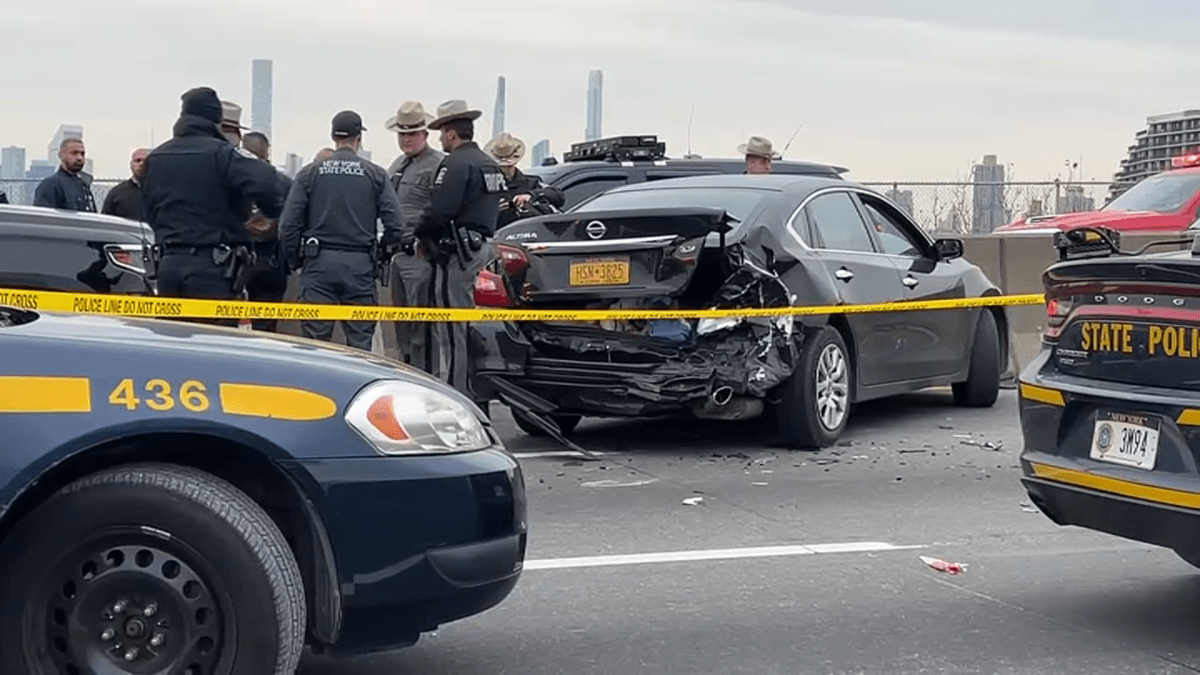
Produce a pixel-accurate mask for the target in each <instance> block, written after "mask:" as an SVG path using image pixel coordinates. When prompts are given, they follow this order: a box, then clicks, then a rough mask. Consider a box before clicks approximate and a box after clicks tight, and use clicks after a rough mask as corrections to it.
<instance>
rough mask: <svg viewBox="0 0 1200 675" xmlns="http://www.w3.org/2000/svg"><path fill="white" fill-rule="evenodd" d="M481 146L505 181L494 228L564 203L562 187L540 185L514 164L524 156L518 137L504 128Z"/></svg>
mask: <svg viewBox="0 0 1200 675" xmlns="http://www.w3.org/2000/svg"><path fill="white" fill-rule="evenodd" d="M483 150H484V152H486V153H487V154H489V155H491V156H492V159H494V160H496V163H497V164H499V165H500V170H501V171H502V172H504V179H505V181H506V182H507V183H508V191H507V192H505V193H504V194H503V195H501V196H500V219H499V221H498V222H497V223H496V229H497V230H498V229H500V228H502V227H504V226H505V225H508V224H509V223H511V222H514V221H517V220H520V219H521V218H529V217H532V216H539V215H546V214H548V213H554V212H555V209H561V208H562V205H563V204H564V203H566V201H567V199H566V197H565V196H564V195H563V193H562V190H559V189H558V188H554V187H550V186H548V185H543V184H542V180H541V179H540V178H538V177H537V176H530V175H527V174H525V173H523V172H522V171H521V170H520V169H518V168H517V163H518V162H520V161H521V158H522V157H524V156H525V142H524V141H522V140H521V139H519V138H516V137H515V136H513V135H512V134H510V133H508V132H507V131H505V132H503V133H501V134H500V135H499V136H497V137H495V138H493V139H492V140H490V141H488V144H487V145H485V146H484V147H483ZM550 207H553V208H550Z"/></svg>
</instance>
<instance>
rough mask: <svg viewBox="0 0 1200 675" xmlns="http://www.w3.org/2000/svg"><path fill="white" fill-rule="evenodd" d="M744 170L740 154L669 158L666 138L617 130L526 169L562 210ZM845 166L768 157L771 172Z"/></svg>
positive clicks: (824, 172) (825, 172) (812, 172)
mask: <svg viewBox="0 0 1200 675" xmlns="http://www.w3.org/2000/svg"><path fill="white" fill-rule="evenodd" d="M745 170H746V163H745V161H744V160H742V159H720V158H714V159H704V158H701V157H696V156H686V157H683V158H670V157H667V156H666V144H665V143H663V142H661V141H659V140H658V138H657V137H656V136H615V137H612V138H605V139H601V140H598V141H587V142H584V143H575V144H573V145H572V146H571V151H570V152H567V153H564V154H563V163H561V164H559V163H558V161H557V160H555V159H553V158H550V159H548V160H547V163H545V164H543V165H542V166H536V167H532V168H529V169H526V170H525V173H527V174H529V175H531V176H537V177H538V178H540V179H542V182H543V183H545V184H546V185H549V186H551V187H556V188H558V189H559V190H562V191H563V194H565V195H566V198H567V201H566V203H565V204H563V206H562V210H564V211H566V210H567V209H569V208H571V207H573V206H575V205H576V204H579V203H580V202H582V201H584V200H585V199H588V198H589V197H592V196H593V195H597V194H599V193H601V192H606V191H608V190H611V189H612V188H615V187H620V186H622V185H628V184H630V183H642V182H645V181H651V180H663V179H665V178H686V177H689V176H705V175H714V174H738V173H743V172H744V171H745ZM847 171H849V169H846V168H844V167H840V166H830V165H828V164H817V163H813V162H793V161H784V160H776V161H774V162H772V163H771V172H772V173H775V174H799V175H805V176H822V177H825V178H841V175H842V174H843V173H846V172H847Z"/></svg>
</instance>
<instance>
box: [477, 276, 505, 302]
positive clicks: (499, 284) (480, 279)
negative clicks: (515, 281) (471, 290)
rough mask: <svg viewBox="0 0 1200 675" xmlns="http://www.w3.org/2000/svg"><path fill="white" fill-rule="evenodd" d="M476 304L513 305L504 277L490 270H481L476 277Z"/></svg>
mask: <svg viewBox="0 0 1200 675" xmlns="http://www.w3.org/2000/svg"><path fill="white" fill-rule="evenodd" d="M475 304H476V305H477V306H479V307H512V306H513V304H512V299H511V298H509V297H508V289H506V288H505V287H504V278H503V277H501V276H500V275H499V274H496V273H495V272H492V271H489V270H480V271H479V275H478V276H476V277H475Z"/></svg>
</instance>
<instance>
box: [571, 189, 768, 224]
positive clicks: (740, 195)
mask: <svg viewBox="0 0 1200 675" xmlns="http://www.w3.org/2000/svg"><path fill="white" fill-rule="evenodd" d="M772 194H775V193H773V192H769V191H767V190H733V189H721V188H671V189H667V190H630V191H628V192H608V193H605V194H602V195H600V196H598V197H596V198H595V199H591V200H589V201H588V202H586V203H584V204H580V205H579V206H577V207H576V208H575V209H572V210H573V211H574V210H584V209H586V210H588V211H619V210H623V209H652V208H664V207H695V208H715V209H724V210H725V212H726V213H728V214H729V215H731V216H733V217H734V218H737V219H738V220H739V221H743V220H745V219H746V216H748V215H750V213H751V212H752V211H754V208H755V207H756V206H758V205H759V204H760V203H761V202H762V201H763V200H764V199H766V198H768V197H769V196H771V195H772Z"/></svg>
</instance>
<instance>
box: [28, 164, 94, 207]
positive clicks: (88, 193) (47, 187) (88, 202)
mask: <svg viewBox="0 0 1200 675" xmlns="http://www.w3.org/2000/svg"><path fill="white" fill-rule="evenodd" d="M33 205H34V206H44V207H46V208H50V209H66V210H68V211H88V212H90V213H95V212H96V197H95V196H94V195H92V177H91V176H89V175H88V174H86V173H84V172H82V171H80V172H79V173H67V170H66V169H64V168H62V167H61V166H59V167H58V171H55V172H54V173H52V174H50V175H49V176H46V178H44V179H43V180H42V182H41V183H39V184H38V186H37V190H36V191H35V192H34V194H33Z"/></svg>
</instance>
